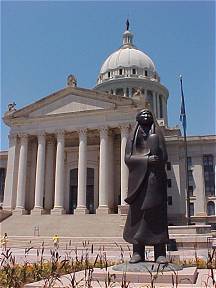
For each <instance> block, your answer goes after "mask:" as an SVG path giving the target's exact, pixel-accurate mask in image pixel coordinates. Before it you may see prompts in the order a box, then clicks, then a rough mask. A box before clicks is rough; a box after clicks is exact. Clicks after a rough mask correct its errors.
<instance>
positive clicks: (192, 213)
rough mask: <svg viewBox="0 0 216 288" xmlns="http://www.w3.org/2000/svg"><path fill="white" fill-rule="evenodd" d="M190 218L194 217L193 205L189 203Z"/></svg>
mask: <svg viewBox="0 0 216 288" xmlns="http://www.w3.org/2000/svg"><path fill="white" fill-rule="evenodd" d="M190 216H194V203H190Z"/></svg>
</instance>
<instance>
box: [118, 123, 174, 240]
mask: <svg viewBox="0 0 216 288" xmlns="http://www.w3.org/2000/svg"><path fill="white" fill-rule="evenodd" d="M140 147H141V148H142V149H141V151H142V152H140V149H139V148H140ZM150 155H157V156H158V157H159V159H160V160H159V161H158V162H157V163H154V164H152V163H149V161H148V159H149V156H150ZM166 161H167V152H166V146H165V140H164V137H163V135H162V133H161V131H160V128H159V127H157V126H156V127H155V125H154V124H153V125H152V127H151V130H150V131H149V134H148V136H146V135H145V133H144V132H143V130H142V129H141V127H140V126H138V127H137V129H136V130H135V132H134V135H133V138H131V139H130V138H129V139H128V141H127V145H126V150H125V163H126V165H127V166H128V169H129V179H128V196H127V198H126V199H125V202H126V203H128V204H129V205H130V206H129V211H128V216H127V221H126V224H125V228H124V234H123V237H124V239H125V240H126V241H127V242H129V243H131V244H142V245H154V244H159V243H164V244H165V243H168V241H169V236H168V225H167V177H166V171H165V163H166Z"/></svg>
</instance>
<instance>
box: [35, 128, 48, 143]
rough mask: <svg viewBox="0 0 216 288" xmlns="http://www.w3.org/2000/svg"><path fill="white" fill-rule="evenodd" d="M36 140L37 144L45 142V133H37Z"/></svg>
mask: <svg viewBox="0 0 216 288" xmlns="http://www.w3.org/2000/svg"><path fill="white" fill-rule="evenodd" d="M36 135H37V138H38V143H40V142H44V141H45V140H46V138H45V136H46V133H45V131H43V130H42V131H38V132H37V134H36Z"/></svg>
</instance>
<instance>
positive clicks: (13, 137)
mask: <svg viewBox="0 0 216 288" xmlns="http://www.w3.org/2000/svg"><path fill="white" fill-rule="evenodd" d="M17 136H18V135H17V133H14V132H10V134H8V139H9V142H10V145H11V144H15V143H16V141H17Z"/></svg>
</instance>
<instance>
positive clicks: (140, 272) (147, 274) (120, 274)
mask: <svg viewBox="0 0 216 288" xmlns="http://www.w3.org/2000/svg"><path fill="white" fill-rule="evenodd" d="M150 263H151V264H150ZM155 264H156V263H155V262H148V264H147V265H148V268H149V270H150V271H146V270H145V271H144V269H146V267H147V266H146V262H140V263H137V264H130V267H131V266H133V268H132V269H133V271H128V266H129V263H123V264H119V265H116V266H112V267H108V268H107V270H106V269H105V268H104V269H95V270H94V272H93V279H97V281H105V279H107V273H108V272H109V275H115V281H116V282H119V283H121V282H122V279H125V280H126V281H127V282H130V283H142V284H143V283H151V281H152V279H153V278H152V277H154V279H155V280H154V282H155V283H160V284H162V283H164V284H165V283H166V284H169V285H171V284H172V283H177V284H178V283H180V284H188V285H192V284H195V283H196V281H197V277H198V272H197V268H196V267H188V268H184V269H181V270H178V272H176V270H169V271H166V272H165V271H164V270H163V271H162V270H161V271H155V272H153V271H152V270H151V268H152V267H151V266H154V265H155ZM120 265H122V266H120ZM118 266H120V267H122V268H123V270H120V271H117V270H114V269H113V268H114V267H118ZM120 267H119V268H120ZM126 267H127V268H126ZM144 267H145V268H144ZM155 267H156V266H155ZM124 268H125V269H127V271H125V270H124ZM172 268H174V267H172ZM175 268H177V267H175ZM115 269H116V268H115ZM136 269H137V270H136ZM170 269H171V267H170ZM124 277H125V278H124ZM167 287H171V286H167ZM188 287H191V286H188Z"/></svg>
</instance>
